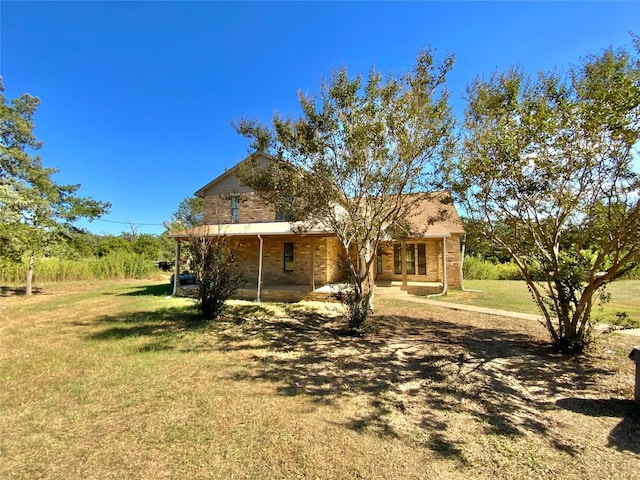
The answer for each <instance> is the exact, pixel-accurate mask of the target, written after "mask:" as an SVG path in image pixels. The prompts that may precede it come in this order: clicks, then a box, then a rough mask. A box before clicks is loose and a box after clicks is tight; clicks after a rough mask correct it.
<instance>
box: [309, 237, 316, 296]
mask: <svg viewBox="0 0 640 480" xmlns="http://www.w3.org/2000/svg"><path fill="white" fill-rule="evenodd" d="M314 240H315V239H314V238H313V237H309V271H310V274H309V276H310V278H309V287H310V288H311V291H312V292H313V291H314V290H315V289H316V275H315V272H314V258H313V256H314V255H315V252H314V250H315V241H314Z"/></svg>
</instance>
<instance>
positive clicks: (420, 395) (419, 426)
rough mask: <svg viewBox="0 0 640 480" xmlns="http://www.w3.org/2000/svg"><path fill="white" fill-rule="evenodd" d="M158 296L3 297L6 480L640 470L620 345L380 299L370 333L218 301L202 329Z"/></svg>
mask: <svg viewBox="0 0 640 480" xmlns="http://www.w3.org/2000/svg"><path fill="white" fill-rule="evenodd" d="M168 293H169V286H168V285H166V282H165V283H164V284H161V283H160V282H151V281H133V280H127V281H104V282H97V281H96V282H76V283H67V284H62V283H55V284H50V285H47V284H43V285H40V291H39V293H38V294H36V295H34V296H32V297H30V298H26V297H23V296H20V295H18V294H15V293H13V292H12V291H5V292H4V293H0V338H1V339H2V348H1V349H0V379H1V382H2V388H0V431H1V432H2V434H1V435H0V458H1V459H2V461H1V462H0V478H3V479H5V478H6V479H8V480H18V479H20V480H23V479H32V478H42V479H65V480H74V479H85V478H100V479H119V478H136V479H143V480H144V479H157V478H188V479H272V478H280V479H306V478H309V479H344V478H367V479H399V478H403V479H405V478H406V479H454V480H455V479H467V478H477V479H491V480H500V479H505V480H506V479H509V480H511V479H516V480H522V479H529V478H534V477H535V478H538V477H540V478H542V477H544V478H549V479H563V480H564V479H592V478H593V479H599V478H614V479H615V478H617V479H623V478H633V476H634V475H635V474H636V473H637V459H638V457H637V455H640V451H639V450H638V447H637V442H635V437H633V435H632V434H633V432H635V431H637V427H638V421H639V420H638V419H636V417H635V416H633V414H632V413H629V412H631V410H630V405H631V401H630V400H628V399H629V398H630V397H631V396H632V392H633V384H632V365H631V362H630V361H629V360H628V358H627V355H628V351H629V348H630V345H632V343H631V342H632V339H631V338H628V337H625V336H622V335H616V336H611V337H607V338H606V339H605V340H603V343H602V344H601V345H600V344H599V345H598V346H597V349H596V350H595V351H593V352H592V354H591V356H590V357H588V358H581V359H579V361H578V360H577V359H567V360H565V359H563V358H560V357H558V356H556V355H555V354H553V353H551V352H550V351H549V349H547V348H546V347H545V343H544V342H545V341H546V339H547V336H546V332H545V331H544V329H543V328H542V326H540V325H538V324H537V322H526V321H521V320H518V319H510V320H509V322H505V321H504V318H501V317H491V316H487V315H475V314H470V313H468V312H457V311H452V310H450V309H443V308H440V307H433V306H430V305H423V304H417V303H413V302H407V301H403V300H398V299H387V300H382V299H380V301H379V304H378V306H377V310H376V315H375V318H376V321H378V322H379V323H380V334H379V335H377V336H372V337H364V338H362V337H351V336H345V335H344V327H345V320H344V317H343V316H342V314H341V307H340V306H339V305H337V304H321V303H313V302H310V303H300V304H293V305H284V304H262V305H256V304H254V303H249V302H229V304H228V310H227V312H226V313H225V315H224V316H223V318H221V319H220V320H219V321H217V322H213V323H209V324H203V323H201V322H200V321H199V319H198V315H197V311H196V310H195V309H194V308H193V304H192V301H191V300H188V299H180V298H167V294H168ZM461 358H462V361H461V360H460V359H461ZM593 378H597V379H598V381H597V382H594V381H592V379H593ZM557 402H560V403H559V404H558V403H557ZM601 409H604V413H602V412H601V411H600V410H601ZM607 442H608V443H607Z"/></svg>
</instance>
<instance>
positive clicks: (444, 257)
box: [442, 237, 449, 293]
mask: <svg viewBox="0 0 640 480" xmlns="http://www.w3.org/2000/svg"><path fill="white" fill-rule="evenodd" d="M447 283H449V280H448V279H447V237H442V293H447Z"/></svg>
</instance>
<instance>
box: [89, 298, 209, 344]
mask: <svg viewBox="0 0 640 480" xmlns="http://www.w3.org/2000/svg"><path fill="white" fill-rule="evenodd" d="M83 325H84V326H86V324H83ZM92 325H97V326H99V327H101V326H103V325H108V327H107V328H104V329H101V330H99V331H97V332H95V333H92V334H89V335H87V338H88V339H89V340H125V339H133V338H145V340H146V342H145V344H144V345H143V346H141V347H140V348H138V351H140V352H155V351H161V350H173V349H175V348H176V346H177V345H178V343H179V340H180V339H179V334H180V333H182V332H186V331H194V330H195V331H197V330H202V329H203V328H204V327H205V326H206V323H205V322H203V321H202V319H201V317H200V313H199V312H198V310H197V309H196V308H194V307H193V306H186V307H171V308H163V309H158V310H153V311H136V312H131V313H126V314H119V315H103V316H100V317H98V318H97V319H96V320H95V321H94V322H92Z"/></svg>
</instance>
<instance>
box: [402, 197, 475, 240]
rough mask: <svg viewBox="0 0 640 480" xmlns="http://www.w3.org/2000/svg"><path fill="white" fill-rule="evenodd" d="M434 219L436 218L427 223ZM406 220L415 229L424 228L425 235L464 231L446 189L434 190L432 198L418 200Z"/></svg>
mask: <svg viewBox="0 0 640 480" xmlns="http://www.w3.org/2000/svg"><path fill="white" fill-rule="evenodd" d="M409 195H410V194H409ZM434 219H437V220H436V221H435V222H434V223H433V224H432V225H429V222H433V221H434ZM408 220H409V223H410V224H411V225H412V227H413V228H414V229H415V230H416V231H421V230H424V229H425V228H426V233H427V235H441V234H447V233H448V234H454V233H464V227H463V225H462V221H461V220H460V216H459V215H458V211H457V210H456V207H455V205H454V204H453V202H452V201H451V194H450V193H449V192H446V191H445V192H436V193H435V194H434V195H433V196H432V198H424V199H423V200H422V201H420V202H418V203H417V204H416V205H415V206H414V208H413V209H412V211H411V214H410V216H409V219H408ZM427 225H428V227H427Z"/></svg>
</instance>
